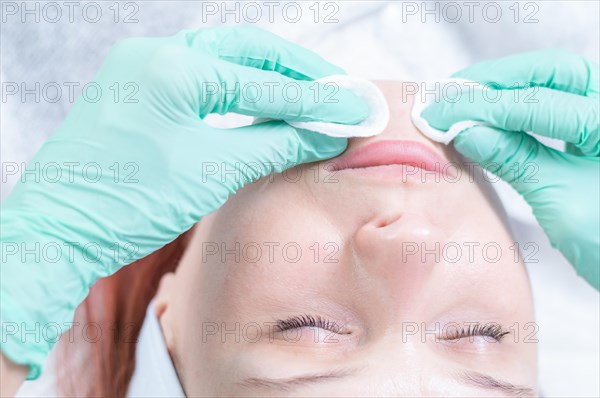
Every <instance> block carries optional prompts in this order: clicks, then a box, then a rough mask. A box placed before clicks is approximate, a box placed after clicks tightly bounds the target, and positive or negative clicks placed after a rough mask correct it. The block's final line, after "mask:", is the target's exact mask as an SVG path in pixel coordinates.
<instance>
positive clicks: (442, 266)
mask: <svg viewBox="0 0 600 398" xmlns="http://www.w3.org/2000/svg"><path fill="white" fill-rule="evenodd" d="M377 84H378V85H379V86H380V88H381V89H382V90H383V92H384V94H385V95H386V98H387V100H388V103H389V107H390V112H391V118H390V123H389V124H388V127H387V129H386V131H384V133H382V134H381V135H379V136H376V137H370V138H357V139H350V140H349V146H348V149H347V151H346V152H347V153H351V152H352V151H356V150H357V148H364V146H365V145H366V144H369V143H372V142H376V141H383V140H409V141H417V142H420V143H422V144H424V145H426V146H427V147H429V148H430V149H431V150H433V151H434V152H435V153H437V154H438V155H439V156H440V157H441V158H442V159H443V160H444V162H446V161H452V162H455V163H454V164H455V165H459V166H460V167H461V169H460V170H457V169H454V170H451V169H446V170H445V171H447V172H448V173H447V174H440V173H436V172H424V171H423V170H421V169H417V168H415V167H412V166H400V165H393V166H382V167H377V168H370V169H365V168H362V169H353V170H349V169H347V170H341V171H337V172H331V164H330V163H328V162H321V163H318V164H312V165H301V166H299V167H296V168H294V169H293V170H292V171H290V172H288V173H286V174H284V175H281V174H280V175H275V176H273V178H271V179H269V178H264V179H262V180H260V181H258V182H256V183H254V184H250V185H247V186H246V187H244V188H243V189H242V190H240V191H238V193H237V194H236V195H234V196H232V197H231V198H230V199H229V201H228V202H227V203H226V204H225V205H224V206H223V207H222V208H221V209H219V210H218V211H216V212H214V213H213V214H211V215H209V216H207V217H205V218H204V219H203V220H202V221H201V222H200V223H199V224H198V225H197V226H196V230H195V232H194V235H193V237H192V239H191V241H190V245H189V248H188V249H187V251H186V253H185V255H184V257H183V258H182V260H181V263H180V265H179V267H178V269H177V270H176V272H175V273H171V274H167V275H166V276H165V277H164V278H163V280H162V281H161V286H160V288H159V292H158V294H157V297H156V304H155V309H156V313H157V315H158V316H159V320H160V323H161V327H162V329H163V334H164V336H165V340H166V343H167V347H168V349H169V352H170V353H171V356H172V358H173V361H174V363H175V366H176V369H177V372H178V375H179V377H180V380H181V382H182V385H183V387H184V390H185V391H186V394H187V395H188V396H216V395H225V396H461V397H462V396H517V395H518V396H523V395H536V394H537V358H536V356H537V345H536V344H535V341H536V340H535V331H536V328H535V324H533V320H534V318H533V307H532V298H531V290H530V285H529V281H528V277H527V274H526V271H525V269H524V266H523V262H522V260H521V258H520V257H519V256H518V254H517V253H516V248H515V246H514V242H513V240H512V238H511V236H510V234H509V233H508V232H507V230H506V228H505V226H504V224H503V222H502V220H501V218H500V217H499V215H498V214H497V211H496V210H495V209H494V208H493V206H492V205H491V204H490V202H489V201H488V200H487V199H486V197H485V195H484V193H483V192H482V190H481V188H480V187H479V186H478V185H477V184H476V183H474V182H473V181H472V179H471V178H470V176H469V175H468V174H469V173H467V170H466V169H465V168H463V167H464V165H462V164H460V163H458V159H456V158H455V157H454V154H453V153H452V151H450V150H448V149H447V148H446V147H444V146H441V145H440V144H435V143H432V142H430V141H429V140H428V139H426V138H425V137H423V136H422V135H421V134H420V133H419V132H418V131H417V130H416V128H415V127H414V126H413V124H412V122H411V121H410V117H409V111H410V106H411V103H412V98H411V97H410V96H407V97H406V98H403V97H405V96H404V95H403V89H404V88H405V87H406V86H405V85H404V84H402V83H401V82H391V81H386V82H378V83H377ZM457 176H458V177H457ZM298 177H299V179H298ZM436 243H437V244H438V246H436ZM236 244H237V245H238V248H237V249H236ZM286 245H287V246H286ZM486 245H487V246H486ZM284 247H285V248H287V249H285V248H284ZM469 247H471V248H472V250H470V249H469ZM297 248H300V249H301V252H299V251H297ZM442 248H453V250H446V251H444V250H443V249H442ZM457 248H458V249H457ZM486 248H487V249H486ZM498 248H500V250H501V252H500V254H498V252H497V249H498ZM227 250H229V251H227ZM415 250H417V251H416V253H415ZM236 255H237V258H236ZM298 316H300V317H302V316H305V317H308V318H312V319H313V320H314V319H317V318H321V319H323V320H327V321H329V324H326V323H327V321H323V322H321V324H320V325H319V326H320V327H312V326H299V325H298V321H297V319H296V321H295V322H296V323H294V321H292V322H291V323H290V322H289V321H288V322H287V323H285V322H284V323H283V326H285V327H289V326H293V327H296V328H295V329H293V328H292V330H287V331H285V332H284V331H281V330H280V329H281V326H282V325H281V324H279V325H275V324H276V322H277V321H278V320H286V319H289V318H290V317H298ZM332 323H335V326H333V325H332ZM475 323H479V324H480V325H501V326H500V327H501V330H502V332H504V331H508V332H509V333H508V334H506V335H504V336H503V337H498V336H497V334H496V338H492V337H490V336H489V335H486V336H483V335H478V336H470V337H463V338H460V339H456V337H457V335H456V333H457V332H458V330H459V329H463V328H465V329H466V328H467V326H468V325H469V324H475ZM326 329H328V330H326ZM453 333H454V334H453ZM476 334H483V332H482V329H481V328H479V329H478V330H477V333H476ZM492 378H494V379H492ZM495 379H498V380H495Z"/></svg>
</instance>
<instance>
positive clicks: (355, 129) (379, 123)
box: [286, 75, 390, 138]
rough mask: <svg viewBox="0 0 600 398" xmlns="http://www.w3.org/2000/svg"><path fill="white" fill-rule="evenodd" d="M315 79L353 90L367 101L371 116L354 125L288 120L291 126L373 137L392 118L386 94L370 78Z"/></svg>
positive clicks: (339, 77)
mask: <svg viewBox="0 0 600 398" xmlns="http://www.w3.org/2000/svg"><path fill="white" fill-rule="evenodd" d="M315 81H316V82H317V83H321V84H328V83H329V84H331V85H332V90H333V88H334V87H339V88H345V89H347V90H350V91H353V92H354V93H355V94H357V95H359V96H360V97H362V98H363V99H364V100H365V101H366V103H367V105H368V107H369V116H368V117H367V118H366V119H365V120H363V121H362V122H361V123H359V124H354V125H351V124H340V123H325V122H292V121H287V120H286V123H288V124H289V125H290V126H293V127H296V128H299V129H304V130H310V131H316V132H317V133H321V134H326V135H329V136H331V137H344V138H349V137H371V136H374V135H377V134H379V133H381V132H383V130H385V128H386V126H387V124H388V121H389V119H390V110H389V108H388V105H387V101H386V99H385V96H384V95H383V93H382V92H381V90H380V89H379V87H377V86H376V85H375V84H373V83H372V82H370V81H369V80H365V79H360V78H357V77H351V76H347V75H334V76H327V77H324V78H322V79H318V80H315ZM332 93H333V91H332ZM334 97H335V96H334Z"/></svg>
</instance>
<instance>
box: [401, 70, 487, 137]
mask: <svg viewBox="0 0 600 398" xmlns="http://www.w3.org/2000/svg"><path fill="white" fill-rule="evenodd" d="M449 87H452V88H449ZM455 88H456V90H457V95H471V93H472V92H471V90H475V89H479V90H484V89H485V88H486V87H485V86H483V85H481V84H479V83H476V82H472V81H470V80H465V79H442V80H431V81H428V82H423V83H422V85H421V89H420V90H419V92H418V93H417V94H416V95H415V102H414V104H413V108H412V112H411V114H410V116H411V118H412V121H413V123H414V125H415V126H417V128H418V129H419V130H421V133H423V135H424V136H425V137H427V138H429V139H431V140H433V141H436V142H441V143H443V144H445V145H448V144H449V143H450V142H452V140H453V139H454V138H455V137H456V136H457V135H458V134H460V133H461V132H462V131H464V130H466V129H468V128H470V127H473V126H485V125H487V124H486V123H483V122H476V121H475V120H464V121H461V122H457V123H454V124H453V125H452V126H450V129H448V131H441V130H438V129H435V128H433V127H431V126H430V125H429V123H428V122H427V120H425V119H424V118H423V117H421V113H422V112H423V110H424V109H425V108H427V106H429V105H430V104H431V103H432V102H434V100H435V99H437V98H439V99H441V98H442V96H441V95H442V94H443V93H445V91H446V89H449V90H453V92H454V90H455Z"/></svg>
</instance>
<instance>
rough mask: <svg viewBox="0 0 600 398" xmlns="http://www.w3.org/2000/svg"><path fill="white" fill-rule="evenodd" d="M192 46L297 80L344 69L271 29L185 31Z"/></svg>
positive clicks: (330, 73) (326, 74) (241, 27)
mask: <svg viewBox="0 0 600 398" xmlns="http://www.w3.org/2000/svg"><path fill="white" fill-rule="evenodd" d="M185 35H186V36H187V42H188V43H189V46H190V47H192V48H198V49H202V50H203V51H206V52H208V53H210V54H211V55H213V56H215V57H218V58H219V59H222V60H225V61H228V62H232V63H235V64H238V65H244V66H248V67H252V68H257V69H262V70H267V71H272V72H277V73H280V74H282V75H284V76H287V77H289V78H292V79H295V80H315V79H319V78H321V77H325V76H330V75H339V74H343V73H344V71H343V69H342V68H340V67H338V66H335V65H333V64H331V63H329V62H327V61H325V60H324V59H323V58H322V57H321V56H319V55H318V54H316V53H315V52H313V51H310V50H308V49H307V48H304V47H302V46H300V45H298V44H295V43H292V42H290V41H288V40H285V39H284V38H282V37H280V36H277V35H275V34H273V33H271V32H268V31H266V30H263V29H259V28H255V27H252V26H226V27H218V28H208V29H201V30H198V31H188V32H186V33H185Z"/></svg>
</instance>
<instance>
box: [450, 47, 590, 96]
mask: <svg viewBox="0 0 600 398" xmlns="http://www.w3.org/2000/svg"><path fill="white" fill-rule="evenodd" d="M598 68H599V66H598V65H597V64H595V63H594V62H592V61H590V60H588V59H585V58H584V57H581V56H579V55H577V54H573V53H570V52H568V51H564V50H542V51H534V52H528V53H523V54H515V55H511V56H508V57H504V58H500V59H495V60H491V61H485V62H482V63H479V64H476V65H473V66H471V67H468V68H466V69H463V70H461V71H459V72H458V73H456V74H454V75H453V77H460V78H463V79H467V80H473V81H476V82H479V83H483V84H490V85H496V86H499V87H498V88H503V89H510V88H514V89H518V88H525V87H527V86H531V85H533V86H542V87H547V88H552V89H555V90H560V91H566V92H569V93H572V94H578V95H584V96H587V97H598V95H599V92H600V78H599V76H598V75H599V73H600V72H599V71H598Z"/></svg>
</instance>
